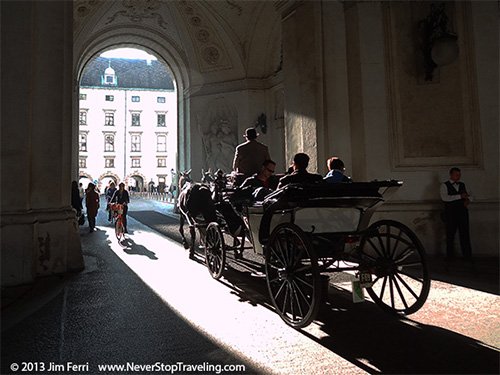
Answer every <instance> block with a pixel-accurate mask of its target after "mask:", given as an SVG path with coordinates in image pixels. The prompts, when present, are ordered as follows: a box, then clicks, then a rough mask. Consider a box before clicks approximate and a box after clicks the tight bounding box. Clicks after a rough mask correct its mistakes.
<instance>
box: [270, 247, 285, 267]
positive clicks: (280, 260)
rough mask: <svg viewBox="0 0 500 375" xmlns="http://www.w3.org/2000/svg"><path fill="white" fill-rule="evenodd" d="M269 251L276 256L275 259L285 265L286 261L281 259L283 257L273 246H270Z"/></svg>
mask: <svg viewBox="0 0 500 375" xmlns="http://www.w3.org/2000/svg"><path fill="white" fill-rule="evenodd" d="M270 249H271V252H272V253H273V254H274V255H275V256H276V259H277V260H278V261H279V262H280V263H281V265H282V266H283V267H286V263H285V262H284V261H283V259H282V258H281V257H280V256H279V255H278V254H277V253H276V251H274V248H273V247H270Z"/></svg>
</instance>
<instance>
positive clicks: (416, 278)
mask: <svg viewBox="0 0 500 375" xmlns="http://www.w3.org/2000/svg"><path fill="white" fill-rule="evenodd" d="M399 273H400V274H402V275H405V276H408V277H409V278H410V279H413V280H415V281H418V282H419V283H422V284H423V283H424V280H422V279H420V278H418V277H417V276H413V275H410V274H409V273H407V272H404V271H399Z"/></svg>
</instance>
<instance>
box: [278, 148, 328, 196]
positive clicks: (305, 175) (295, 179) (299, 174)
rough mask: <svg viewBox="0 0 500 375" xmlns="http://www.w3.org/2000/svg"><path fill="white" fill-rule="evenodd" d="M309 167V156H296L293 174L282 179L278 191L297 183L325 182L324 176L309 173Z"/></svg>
mask: <svg viewBox="0 0 500 375" xmlns="http://www.w3.org/2000/svg"><path fill="white" fill-rule="evenodd" d="M308 165H309V156H308V155H307V154H304V153H302V152H301V153H298V154H295V156H294V157H293V164H292V168H293V172H292V173H290V174H289V175H286V176H284V177H281V179H280V183H279V185H278V189H280V188H282V187H283V186H285V185H288V184H296V183H319V182H322V181H323V176H321V175H319V174H316V173H309V172H308V171H307V167H308Z"/></svg>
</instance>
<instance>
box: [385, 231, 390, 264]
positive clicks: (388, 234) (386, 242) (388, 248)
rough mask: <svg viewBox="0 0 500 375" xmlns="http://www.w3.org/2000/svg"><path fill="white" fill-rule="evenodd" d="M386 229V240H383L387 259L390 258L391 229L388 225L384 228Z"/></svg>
mask: <svg viewBox="0 0 500 375" xmlns="http://www.w3.org/2000/svg"><path fill="white" fill-rule="evenodd" d="M385 227H386V229H387V232H386V234H385V236H386V239H385V249H386V251H387V254H386V255H388V256H389V257H390V256H391V227H390V226H389V225H386V226H385Z"/></svg>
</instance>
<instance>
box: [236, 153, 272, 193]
mask: <svg viewBox="0 0 500 375" xmlns="http://www.w3.org/2000/svg"><path fill="white" fill-rule="evenodd" d="M275 168H276V163H275V162H274V161H272V160H271V159H267V160H265V161H264V163H262V167H261V169H260V172H259V173H255V174H254V175H253V176H251V177H248V178H247V179H246V180H245V181H243V183H242V184H241V187H242V188H244V187H247V186H251V187H253V188H255V189H257V188H260V187H265V188H268V189H276V185H277V183H276V181H273V180H274V179H273V174H274V170H275Z"/></svg>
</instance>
